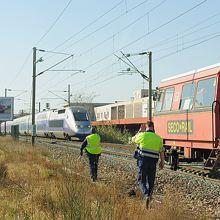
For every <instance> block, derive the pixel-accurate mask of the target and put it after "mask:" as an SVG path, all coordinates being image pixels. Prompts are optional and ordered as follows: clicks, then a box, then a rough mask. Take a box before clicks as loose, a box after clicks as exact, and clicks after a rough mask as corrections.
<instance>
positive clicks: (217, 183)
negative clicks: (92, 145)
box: [50, 143, 220, 218]
mask: <svg viewBox="0 0 220 220" xmlns="http://www.w3.org/2000/svg"><path fill="white" fill-rule="evenodd" d="M61 145H62V144H61ZM73 145H74V143H71V144H70V146H69V147H67V148H64V147H60V146H52V147H50V151H51V153H52V155H53V157H54V158H56V159H61V158H63V157H66V154H68V157H70V158H71V157H73V158H75V157H76V158H78V159H77V160H82V161H83V162H84V164H85V165H86V164H87V163H86V162H85V160H86V158H85V157H84V159H82V158H79V157H78V156H76V153H78V151H77V147H79V146H78V145H77V146H76V148H74V147H73ZM108 148H109V147H108ZM73 149H74V150H73ZM121 151H123V149H122V150H121ZM121 151H120V153H121ZM118 152H119V150H117V151H116V154H115V156H114V154H112V153H111V154H108V153H103V155H102V157H101V163H100V178H101V181H103V182H108V181H110V182H111V181H112V180H114V181H116V182H117V183H118V185H120V186H122V185H123V186H122V187H121V189H120V192H121V193H122V194H123V195H128V192H129V190H131V189H136V184H135V178H136V168H137V167H136V161H135V160H132V159H131V158H126V157H124V156H123V155H121V154H120V153H119V154H118ZM117 154H118V155H117ZM116 185H117V184H116ZM167 191H169V192H172V193H171V194H169V196H168V197H167V194H166V193H167ZM137 193H138V190H137ZM176 195H178V201H176ZM164 199H168V200H169V202H170V203H172V204H173V208H174V209H175V208H178V207H179V206H181V205H182V206H184V207H187V210H188V212H189V213H197V214H199V213H203V214H204V215H205V216H209V217H216V218H217V217H219V216H220V180H212V179H210V178H207V177H202V176H198V175H193V174H191V173H184V172H181V171H176V172H175V171H171V170H169V169H164V170H158V176H157V179H156V186H155V204H156V205H157V204H158V203H162V204H163V202H164ZM174 201H175V202H174ZM173 202H174V203H173ZM182 208H183V207H182Z"/></svg>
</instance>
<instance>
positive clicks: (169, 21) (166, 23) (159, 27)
mask: <svg viewBox="0 0 220 220" xmlns="http://www.w3.org/2000/svg"><path fill="white" fill-rule="evenodd" d="M206 1H207V0H204V1H201V2H200V3H198V4H196V5H194V6H193V7H191V8H189V9H188V10H186V11H184V12H182V13H180V14H179V15H177V16H175V17H174V18H172V19H170V20H168V21H167V22H164V23H163V24H161V25H159V26H158V27H156V28H154V29H153V30H151V31H150V32H149V33H147V34H144V35H142V36H140V37H138V38H137V39H135V40H133V41H132V42H130V43H128V44H126V45H124V46H123V47H121V48H119V49H118V50H117V51H114V52H118V51H120V50H122V49H124V48H126V47H128V46H130V45H132V44H134V43H135V42H137V41H139V40H141V39H143V38H144V37H145V36H147V35H150V34H151V33H153V32H155V31H157V30H159V29H161V28H162V27H165V26H166V25H168V24H170V23H171V22H173V21H175V20H177V19H178V18H180V17H182V16H184V15H186V14H187V13H189V12H191V11H192V10H194V9H196V8H197V7H199V6H201V5H202V4H204V3H205V2H206ZM111 55H112V53H111V54H109V55H106V56H104V57H102V58H101V59H99V60H97V61H95V62H93V63H92V64H90V65H88V66H87V67H86V68H84V69H85V70H87V69H89V68H90V67H92V66H94V65H96V64H97V63H99V62H101V61H103V60H105V59H107V58H108V57H110V56H111Z"/></svg>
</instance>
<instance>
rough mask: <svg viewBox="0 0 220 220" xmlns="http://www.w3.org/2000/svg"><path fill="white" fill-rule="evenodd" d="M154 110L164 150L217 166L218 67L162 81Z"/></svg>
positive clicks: (126, 121)
mask: <svg viewBox="0 0 220 220" xmlns="http://www.w3.org/2000/svg"><path fill="white" fill-rule="evenodd" d="M155 106H156V107H155V109H154V115H153V121H154V123H155V129H156V132H157V133H158V134H159V135H161V136H162V137H163V139H164V145H165V147H167V148H170V147H171V146H176V147H179V148H180V149H181V150H182V151H183V152H184V156H185V157H186V158H202V157H204V158H206V159H207V158H208V157H209V156H210V158H211V159H212V160H211V159H210V163H212V165H213V164H214V163H215V162H216V160H217V156H219V151H218V152H217V151H216V152H215V149H216V148H219V139H220V64H216V65H212V66H208V67H205V68H201V69H198V70H194V71H190V72H187V73H184V74H181V75H177V76H174V77H171V78H168V79H164V80H162V82H161V84H160V86H159V88H158V92H157V101H156V105H155ZM146 120H147V118H136V119H135V118H132V119H121V120H113V121H111V120H110V121H108V122H102V123H100V122H94V125H101V124H105V125H106V124H109V123H110V124H115V125H119V124H120V125H122V124H124V125H131V123H132V124H133V125H138V124H141V123H144V122H146ZM213 149H214V150H213ZM211 151H213V154H211V155H210V153H211Z"/></svg>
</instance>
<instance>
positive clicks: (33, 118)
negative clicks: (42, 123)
mask: <svg viewBox="0 0 220 220" xmlns="http://www.w3.org/2000/svg"><path fill="white" fill-rule="evenodd" d="M36 51H37V49H36V47H34V48H33V76H32V77H33V78H32V80H33V81H32V131H31V143H32V146H34V144H35V133H36V132H35V131H36V129H35V128H36V125H35V96H36Z"/></svg>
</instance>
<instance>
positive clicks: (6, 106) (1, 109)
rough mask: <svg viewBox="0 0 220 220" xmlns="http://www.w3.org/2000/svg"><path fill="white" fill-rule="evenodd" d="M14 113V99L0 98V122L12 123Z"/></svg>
mask: <svg viewBox="0 0 220 220" xmlns="http://www.w3.org/2000/svg"><path fill="white" fill-rule="evenodd" d="M13 113H14V98H13V97H0V121H12V120H13Z"/></svg>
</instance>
